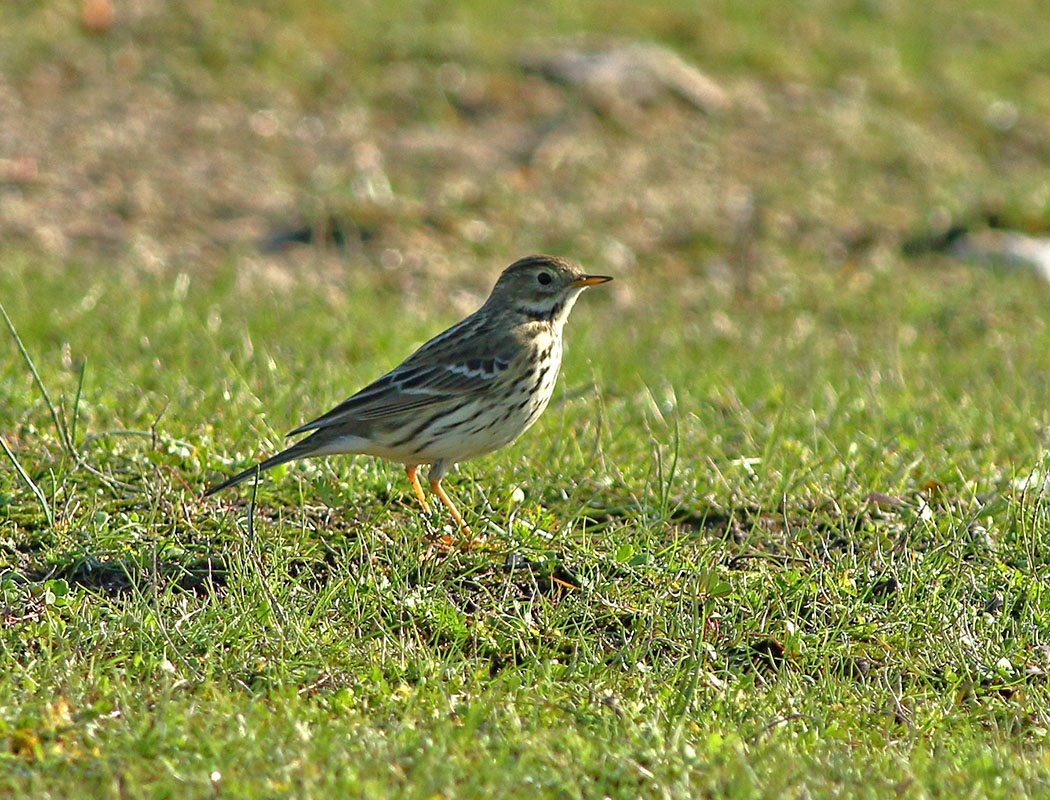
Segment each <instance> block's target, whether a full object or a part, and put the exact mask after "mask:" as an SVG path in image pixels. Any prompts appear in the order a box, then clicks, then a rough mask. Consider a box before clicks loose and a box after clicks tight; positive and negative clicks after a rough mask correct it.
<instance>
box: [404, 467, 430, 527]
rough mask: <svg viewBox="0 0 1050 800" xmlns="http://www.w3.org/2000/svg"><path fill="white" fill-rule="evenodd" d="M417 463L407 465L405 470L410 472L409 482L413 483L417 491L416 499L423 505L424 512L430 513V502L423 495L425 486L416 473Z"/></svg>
mask: <svg viewBox="0 0 1050 800" xmlns="http://www.w3.org/2000/svg"><path fill="white" fill-rule="evenodd" d="M417 468H418V467H417V465H416V464H411V465H406V466H405V472H406V473H407V474H408V482H409V483H411V484H412V491H414V492H415V493H416V499H417V500H418V501H419V504H420V505H421V506H423V513H425V514H428V515H429V514H430V503H428V502H427V498H426V497H424V496H423V487H422V486H420V485H419V476H418V475H417V474H416V469H417Z"/></svg>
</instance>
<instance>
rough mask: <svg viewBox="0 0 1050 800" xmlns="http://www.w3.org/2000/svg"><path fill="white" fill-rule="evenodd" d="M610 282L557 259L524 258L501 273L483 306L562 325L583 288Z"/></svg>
mask: <svg viewBox="0 0 1050 800" xmlns="http://www.w3.org/2000/svg"><path fill="white" fill-rule="evenodd" d="M611 280H612V278H610V277H609V276H607V275H588V274H586V273H585V272H584V271H583V270H581V269H580V268H579V267H578V266H576V265H575V264H573V263H572V262H571V261H569V260H568V259H565V258H561V257H559V256H527V257H525V258H522V259H519V260H518V261H515V262H514V263H513V264H511V265H510V266H509V267H507V268H506V269H505V270H503V274H502V275H500V276H499V280H498V281H496V286H495V287H494V288H493V289H492V294H491V295H489V299H488V301H487V302H486V305H488V306H490V307H492V306H496V307H498V308H505V309H507V310H508V311H510V312H512V313H518V314H521V315H522V316H525V317H528V318H530V319H535V320H545V321H548V322H552V323H555V324H558V325H561V324H563V323H564V322H565V320H566V319H567V318H568V316H569V311H571V310H572V306H573V304H574V303H575V302H576V298H578V297H579V296H580V293H581V292H582V291H583V290H584V289H586V288H587V287H588V286H596V285H597V284H599V283H606V282H607V281H611Z"/></svg>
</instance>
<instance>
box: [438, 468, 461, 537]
mask: <svg viewBox="0 0 1050 800" xmlns="http://www.w3.org/2000/svg"><path fill="white" fill-rule="evenodd" d="M430 488H431V489H432V490H433V491H434V494H436V495H437V496H438V499H439V500H440V501H441V504H442V505H443V506H445V508H447V509H448V511H449V513H450V514H451V515H452V519H454V520H455V521H456V524H457V525H459V527H460V530H462V531H463V533H464V534H465V535H466V536H470V528H468V527H467V523H465V522H464V521H463V517H462V516H461V515H460V513H459V511H458V510H457V509H456V506H455V504H454V503H453V502H452V500H451V499H450V498H449V496H448V495H447V494H445V490H444V489H442V488H441V479H440V478H438V479H437V480H431V481H430Z"/></svg>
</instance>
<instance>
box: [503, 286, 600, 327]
mask: <svg viewBox="0 0 1050 800" xmlns="http://www.w3.org/2000/svg"><path fill="white" fill-rule="evenodd" d="M583 289H584V287H582V286H581V287H578V288H573V289H572V290H571V291H569V292H567V293H566V294H563V295H561V296H560V297H556V298H554V297H552V298H545V299H544V301H543V302H540V303H522V304H521V305H520V306H519V307H518V308H519V310H520V311H522V312H523V313H525V314H526V315H527V316H529V317H531V318H533V319H544V320H549V321H550V323H551V325H552V326H553V328H554V329H555V330H556V331H558V332H560V331H561V329H562V327H564V325H565V321H566V320H567V319H568V318H569V312H570V311H572V307H573V306H574V305H576V300H577V299H579V296H580V294H581V293H582V292H583Z"/></svg>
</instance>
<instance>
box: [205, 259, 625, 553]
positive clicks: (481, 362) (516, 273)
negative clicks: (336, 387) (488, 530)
mask: <svg viewBox="0 0 1050 800" xmlns="http://www.w3.org/2000/svg"><path fill="white" fill-rule="evenodd" d="M609 280H612V278H609V277H607V276H605V275H586V274H584V273H583V271H582V270H581V269H580V268H579V267H577V266H576V265H575V264H573V263H572V262H570V261H567V260H566V259H564V258H558V257H557V256H529V257H527V258H523V259H521V260H520V261H515V262H514V263H513V264H511V265H510V266H509V267H507V268H506V269H505V270H504V271H503V274H502V275H500V277H499V280H498V281H496V286H495V287H494V288H493V290H492V294H490V295H489V299H488V300H486V301H485V304H484V305H483V306H482V307H481V308H479V309H478V310H477V311H475V312H474V313H473V314H471V315H470V316H469V317H467V318H466V319H465V320H463V321H462V322H460V323H459V324H457V325H453V326H452V327H451V328H449V329H448V330H447V331H445V332H444V333H441V334H439V335H438V336H435V337H434V338H433V339H431V340H430V341H429V342H427V343H426V344H424V345H423V346H422V347H420V348H419V349H418V350H416V352H414V353H413V354H412V355H410V356H409V357H408V358H407V359H405V360H404V361H403V362H402V363H401V364H399V365H398V366H396V367H394V369H392V370H391V371H390V372H388V373H387V374H386V375H384V376H383V377H381V378H379V379H378V380H376V381H374V382H373V383H370V384H369V385H368V386H366V387H365V388H364V389H362V390H361V391H359V392H358V393H357V394H355V395H353V396H352V397H350V398H348V399H347V400H344V401H343V402H342V403H340V404H339V405H338V406H336V407H335V408H333V409H332V410H331V411H329V412H328V413H327V414H325V415H323V416H320V417H318V418H317V419H315V420H314V421H313V422H308V423H306V424H305V425H301V426H300V427H298V428H296V429H295V430H294V431H292V432H291V433H290V434H288V435H289V436H294V435H296V434H299V433H306V432H307V431H313V433H312V434H310V435H309V436H307V437H306V438H305V439H303V440H301V441H299V442H297V443H296V444H293V445H292V446H291V447H289V448H288V449H287V450H283V451H282V452H280V453H278V454H277V455H275V456H272V457H271V458H268V459H266V460H265V461H263V462H262V463H261V464H258V465H257V466H254V467H249V468H248V469H246V470H244V471H243V472H239V473H237V474H236V475H234V476H233V477H232V478H229V479H228V480H225V481H223V482H222V483H220V484H218V485H216V486H213V487H211V488H210V489H208V491H207V492H205V496H207V495H210V494H214V493H215V492H218V491H219V490H220V489H225V488H226V487H227V486H232V485H234V484H235V483H239V482H241V481H243V480H245V479H246V478H250V477H251V476H252V475H255V474H256V472H261V471H263V470H267V469H270V468H271V467H276V466H277V465H278V464H283V463H285V462H286V461H292V460H294V459H298V458H309V457H311V456H325V455H331V454H334V453H366V454H368V455H371V456H378V457H379V458H386V459H389V460H390V461H397V462H399V463H401V464H404V465H405V471H406V472H407V473H408V479H409V481H411V483H412V489H413V491H414V492H415V495H416V498H417V499H418V500H419V504H420V505H421V506H422V507H423V510H424V511H425V512H426V513H428V514H429V513H430V506H429V505H428V504H427V500H426V497H425V496H424V495H423V488H422V487H421V486H420V485H419V478H418V477H417V475H416V469H417V468H418V467H419V465H420V464H430V472H429V474H428V477H429V479H430V488H431V489H432V490H433V491H434V494H436V495H437V496H438V498H439V499H440V500H441V502H442V503H443V504H444V505H445V507H446V508H447V509H448V510H449V513H451V514H452V518H453V519H455V521H456V523H457V524H458V525H459V526H460V528H461V529H462V530H463V532H464V533H465V534H467V535H469V534H470V529H469V528H468V527H467V525H466V523H464V522H463V517H462V516H460V513H459V511H457V510H456V506H455V505H454V504H453V503H452V501H451V500H450V499H449V496H448V495H447V494H446V493H445V490H444V489H442V488H441V479H442V478H443V477H444V476H445V475H446V473H448V471H449V469H451V468H452V466H453V465H454V464H456V463H457V462H459V461H466V460H467V459H470V458H475V457H477V456H480V455H482V454H484V453H489V452H491V451H493V450H496V449H497V448H500V447H503V446H504V445H506V444H510V443H511V442H513V441H514V440H515V439H517V438H518V437H519V436H520V435H521V434H522V433H524V432H525V431H526V430H527V429H528V428H529V426H530V425H532V423H534V422H535V421H536V420H537V418H539V416H540V414H542V413H543V409H545V408H546V407H547V403H548V401H549V400H550V399H551V393H552V392H553V390H554V382H555V380H556V379H557V377H558V369H559V367H560V366H561V334H562V328H564V327H565V320H566V319H568V317H569V312H570V311H571V310H572V307H573V304H574V303H575V302H576V299H577V298H578V297H579V296H580V293H581V292H582V291H583V290H584V289H586V288H587V287H588V286H594V285H595V284H599V283H605V282H606V281H609Z"/></svg>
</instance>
